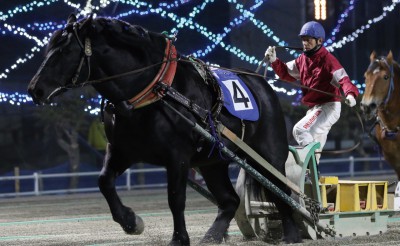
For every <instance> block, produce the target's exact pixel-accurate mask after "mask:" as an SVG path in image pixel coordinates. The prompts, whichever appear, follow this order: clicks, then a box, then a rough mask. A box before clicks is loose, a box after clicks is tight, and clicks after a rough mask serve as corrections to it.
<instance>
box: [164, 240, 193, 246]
mask: <svg viewBox="0 0 400 246" xmlns="http://www.w3.org/2000/svg"><path fill="white" fill-rule="evenodd" d="M189 245H190V243H189V244H185V243H182V242H181V241H179V240H171V242H169V244H168V246H189Z"/></svg>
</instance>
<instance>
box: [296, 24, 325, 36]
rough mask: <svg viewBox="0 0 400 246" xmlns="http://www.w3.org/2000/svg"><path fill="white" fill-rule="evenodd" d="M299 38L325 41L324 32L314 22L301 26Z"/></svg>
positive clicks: (320, 26) (321, 27) (322, 28)
mask: <svg viewBox="0 0 400 246" xmlns="http://www.w3.org/2000/svg"><path fill="white" fill-rule="evenodd" d="M299 36H300V37H302V36H309V37H313V38H316V39H319V38H322V40H325V30H324V27H323V26H322V25H321V24H320V23H318V22H316V21H310V22H307V23H306V24H304V25H303V27H302V28H301V30H300V33H299Z"/></svg>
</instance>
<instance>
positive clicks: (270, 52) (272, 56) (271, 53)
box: [264, 46, 276, 62]
mask: <svg viewBox="0 0 400 246" xmlns="http://www.w3.org/2000/svg"><path fill="white" fill-rule="evenodd" d="M264 55H265V56H266V57H267V58H268V61H269V62H274V61H276V51H275V46H269V47H268V49H267V50H266V51H265V54H264Z"/></svg>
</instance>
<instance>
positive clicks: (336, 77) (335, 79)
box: [331, 68, 348, 88]
mask: <svg viewBox="0 0 400 246" xmlns="http://www.w3.org/2000/svg"><path fill="white" fill-rule="evenodd" d="M344 77H348V75H347V73H346V71H345V70H344V68H340V69H338V70H336V71H335V72H333V74H332V80H331V85H333V86H336V87H338V88H339V87H340V84H339V81H340V80H341V79H343V78H344Z"/></svg>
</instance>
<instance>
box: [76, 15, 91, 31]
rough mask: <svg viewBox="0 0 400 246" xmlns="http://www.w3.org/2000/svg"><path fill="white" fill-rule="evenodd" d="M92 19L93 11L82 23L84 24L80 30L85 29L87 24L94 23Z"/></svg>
mask: <svg viewBox="0 0 400 246" xmlns="http://www.w3.org/2000/svg"><path fill="white" fill-rule="evenodd" d="M92 21H93V13H91V14H90V15H89V17H88V18H86V20H85V21H84V22H83V23H82V25H80V27H79V30H82V29H85V28H86V27H87V26H90V25H91V24H92Z"/></svg>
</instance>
